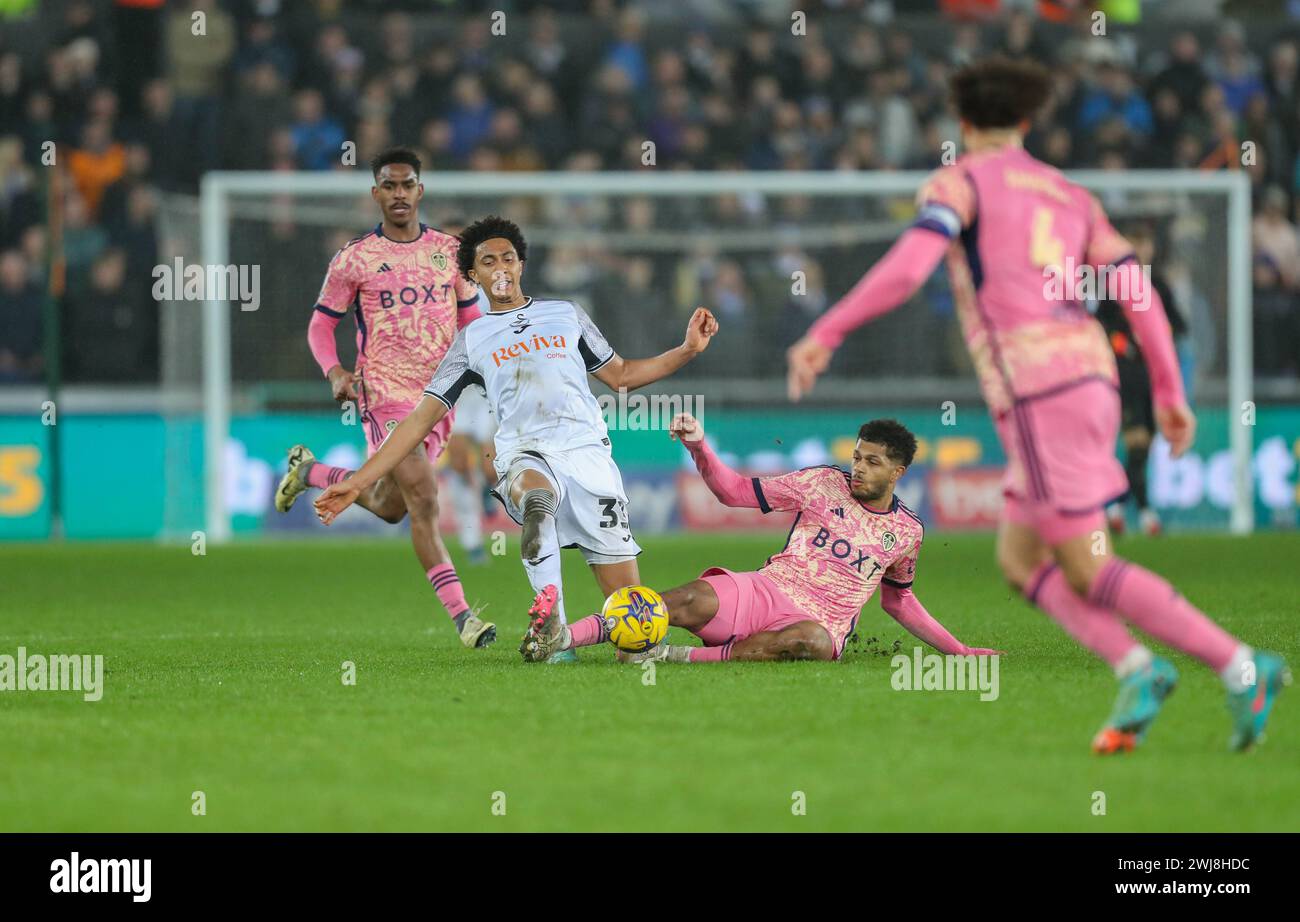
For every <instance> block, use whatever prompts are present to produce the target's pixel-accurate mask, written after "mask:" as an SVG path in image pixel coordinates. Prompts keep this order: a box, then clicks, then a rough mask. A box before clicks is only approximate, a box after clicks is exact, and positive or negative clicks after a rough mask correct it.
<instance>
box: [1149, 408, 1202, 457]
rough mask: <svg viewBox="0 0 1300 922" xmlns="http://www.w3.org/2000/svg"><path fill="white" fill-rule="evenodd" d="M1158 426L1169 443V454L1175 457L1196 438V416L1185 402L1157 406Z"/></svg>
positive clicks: (1185, 449)
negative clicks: (1169, 405) (1168, 405)
mask: <svg viewBox="0 0 1300 922" xmlns="http://www.w3.org/2000/svg"><path fill="white" fill-rule="evenodd" d="M1156 428H1158V429H1159V430H1160V434H1161V435H1163V436H1164V437H1165V441H1166V442H1168V443H1169V454H1170V455H1172V456H1173V457H1175V458H1177V457H1178V456H1179V455H1181V454H1182V453H1183V452H1185V451H1187V449H1189V448H1191V447H1192V442H1194V441H1195V440H1196V416H1195V414H1193V413H1192V410H1191V407H1189V406H1188V405H1187V404H1185V403H1180V404H1177V405H1175V406H1172V407H1156Z"/></svg>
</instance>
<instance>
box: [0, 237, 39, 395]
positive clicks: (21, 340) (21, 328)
mask: <svg viewBox="0 0 1300 922" xmlns="http://www.w3.org/2000/svg"><path fill="white" fill-rule="evenodd" d="M42 308H43V299H42V296H41V291H40V289H39V288H38V287H37V286H36V284H35V283H34V282H33V281H31V279H30V277H29V272H28V267H27V260H26V259H25V258H24V257H23V254H22V253H21V252H20V251H19V250H4V251H0V384H15V383H23V382H31V381H36V380H38V379H39V378H40V373H41V369H42V368H43V366H44V361H43V359H44V357H43V355H42V353H41V327H42V318H43V316H44V311H43V309H42Z"/></svg>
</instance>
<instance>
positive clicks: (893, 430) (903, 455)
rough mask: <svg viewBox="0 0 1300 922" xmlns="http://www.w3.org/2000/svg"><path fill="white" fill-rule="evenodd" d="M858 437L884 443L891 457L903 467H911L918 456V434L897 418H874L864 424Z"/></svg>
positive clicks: (864, 440) (866, 440)
mask: <svg viewBox="0 0 1300 922" xmlns="http://www.w3.org/2000/svg"><path fill="white" fill-rule="evenodd" d="M858 439H859V440H861V441H863V442H874V443H876V444H877V445H884V446H885V451H886V452H887V453H888V455H889V459H890V460H891V461H894V462H895V463H897V464H901V465H903V467H910V466H911V464H912V458H914V457H915V456H916V436H914V435H912V433H911V431H909V430H908V428H907V427H906V426H904V425H903V424H902V423H900V422H899V421H898V420H896V419H873V420H871V421H870V422H866V423H863V424H862V428H861V429H859V430H858Z"/></svg>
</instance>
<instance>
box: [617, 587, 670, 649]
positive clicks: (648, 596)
mask: <svg viewBox="0 0 1300 922" xmlns="http://www.w3.org/2000/svg"><path fill="white" fill-rule="evenodd" d="M600 614H601V617H603V618H604V619H605V630H606V631H607V632H608V633H609V639H610V641H611V642H612V643H613V644H614V646H616V647H618V648H619V649H620V650H626V651H627V652H629V653H640V652H641V651H642V650H649V649H650V648H651V647H653V646H654V645H655V644H657V643H658V642H659V641H661V640H663V639H664V635H665V634H667V633H668V606H667V605H665V604H664V600H663V596H661V595H659V593H657V592H655V591H654V590H653V589H651V588H650V587H649V586H624V587H623V588H622V589H619V590H617V591H615V592H614V593H613V594H612V595H611V596H610V597H609V598H608V599H606V600H605V607H604V608H602V609H601V610H600Z"/></svg>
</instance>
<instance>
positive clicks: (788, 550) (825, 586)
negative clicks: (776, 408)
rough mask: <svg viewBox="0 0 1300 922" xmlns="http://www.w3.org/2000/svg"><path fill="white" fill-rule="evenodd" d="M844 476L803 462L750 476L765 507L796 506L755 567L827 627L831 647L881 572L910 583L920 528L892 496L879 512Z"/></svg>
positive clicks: (889, 579)
mask: <svg viewBox="0 0 1300 922" xmlns="http://www.w3.org/2000/svg"><path fill="white" fill-rule="evenodd" d="M850 479H851V475H850V474H848V473H846V472H845V471H843V470H841V469H840V468H838V467H809V468H805V469H803V470H801V471H795V472H793V473H790V474H782V475H780V476H778V477H755V478H754V480H753V483H754V493H755V494H756V495H757V497H758V504H759V508H760V509H762V510H763V511H764V512H771V511H773V510H779V511H783V512H797V513H798V515H796V516H795V520H794V524H793V525H792V526H791V527H790V537H789V538H788V539H787V540H786V544H785V547H784V548H782V549H781V551H780V552H779V553H777V554H773V555H772V556H771V557H769V558H768V560H767V563H766V564H764V565H763V568H762V570H761V571H760V572H761V573H763V574H764V575H765V576H767V577H768V578H769V579H771V580H772V582H774V583H776V584H777V586H778V587H779V588H780V589H781V591H782V592H784V593H785V594H786V595H787V596H789V597H790V600H791V601H792V602H794V603H795V605H797V606H798V607H799V609H800V610H801V611H803V612H805V613H806V614H808V615H811V616H812V617H813V618H814V619H816V620H817V621H818V622H819V623H820V624H821V625H822V626H823V627H825V628H826V630H827V632H828V633H830V635H831V639H832V640H834V641H835V645H836V647H837V649H838V648H842V647H843V645H844V639H845V638H846V637H847V636H848V635H849V634H850V633H851V632H852V630H853V625H854V624H855V623H856V622H857V619H858V614H859V613H860V612H861V611H862V606H863V605H865V604H866V603H867V600H868V599H870V598H871V595H872V593H874V592H875V591H876V587H878V586H879V585H880V583H881V581H882V580H883V581H885V582H886V583H888V584H889V585H891V586H896V587H898V588H900V589H905V588H907V587H909V586H911V585H912V579H913V576H914V574H915V572H916V558H917V554H918V553H919V552H920V550H921V539H922V537H923V536H924V533H925V530H924V528H922V526H921V520H920V519H919V518H917V516H916V514H915V513H914V512H912V510H910V509H908V508H907V506H905V505H903V503H902V502H900V501H899V499H898V497H897V496H895V497H894V500H893V502H892V503H891V504H890V507H889V509H887V510H882V511H879V512H878V511H876V510H873V509H871V508H869V507H867V506H864V505H863V504H862V503H860V502H858V500H856V499H854V498H853V494H852V493H851V492H849V481H850Z"/></svg>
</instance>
